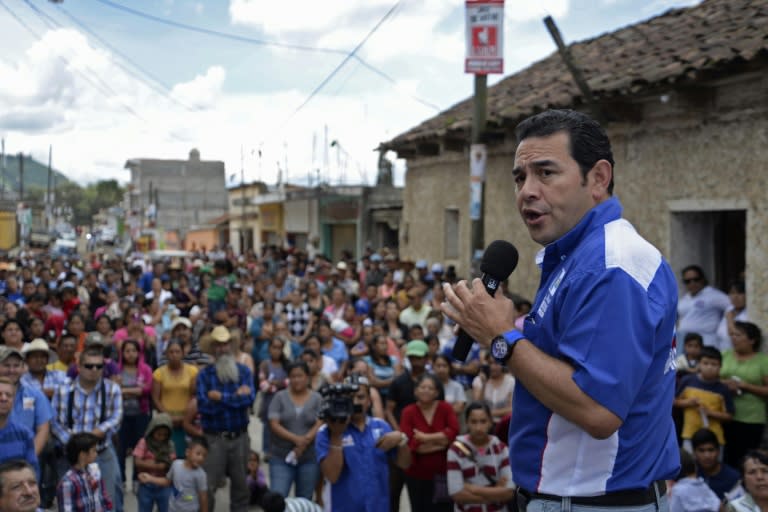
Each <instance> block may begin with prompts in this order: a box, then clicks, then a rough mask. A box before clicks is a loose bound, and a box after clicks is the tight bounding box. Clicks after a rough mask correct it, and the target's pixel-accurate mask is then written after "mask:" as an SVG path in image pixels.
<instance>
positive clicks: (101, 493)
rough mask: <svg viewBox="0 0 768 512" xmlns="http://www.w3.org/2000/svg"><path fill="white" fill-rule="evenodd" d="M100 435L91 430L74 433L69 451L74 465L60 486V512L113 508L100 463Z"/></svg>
mask: <svg viewBox="0 0 768 512" xmlns="http://www.w3.org/2000/svg"><path fill="white" fill-rule="evenodd" d="M98 444H99V438H98V437H96V436H95V435H93V434H91V433H90V432H82V433H79V434H73V435H72V437H70V438H69V441H68V442H67V446H66V447H65V449H64V450H65V453H66V456H67V461H68V462H69V464H70V465H71V466H72V467H71V468H70V469H69V471H67V472H66V473H65V474H64V476H63V477H62V479H61V481H60V482H59V485H58V487H57V489H56V502H57V503H58V509H59V512H103V511H107V510H112V502H111V501H110V500H109V498H108V497H107V493H106V490H105V488H104V481H103V480H102V479H101V471H99V466H98V465H97V464H96V457H98V451H97V446H98Z"/></svg>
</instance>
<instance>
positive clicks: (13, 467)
mask: <svg viewBox="0 0 768 512" xmlns="http://www.w3.org/2000/svg"><path fill="white" fill-rule="evenodd" d="M22 469H28V470H30V471H31V472H32V474H33V475H34V474H35V468H34V467H33V466H32V464H30V463H29V462H27V461H26V460H24V459H11V460H7V461H5V462H3V463H2V464H0V497H1V496H2V495H3V491H4V490H5V478H4V477H5V474H6V473H10V472H12V471H21V470H22ZM35 478H37V477H35Z"/></svg>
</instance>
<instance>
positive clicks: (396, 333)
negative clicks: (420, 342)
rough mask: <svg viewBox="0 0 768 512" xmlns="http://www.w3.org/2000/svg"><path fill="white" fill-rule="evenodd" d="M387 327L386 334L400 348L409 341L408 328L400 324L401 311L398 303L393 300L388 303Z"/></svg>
mask: <svg viewBox="0 0 768 512" xmlns="http://www.w3.org/2000/svg"><path fill="white" fill-rule="evenodd" d="M386 319H387V326H386V332H387V336H389V337H390V338H391V339H392V340H393V341H394V342H395V343H397V345H398V346H402V345H403V344H405V342H406V341H407V340H408V327H407V326H405V325H403V324H402V323H401V322H400V309H398V306H397V303H396V302H395V301H392V300H388V301H387V314H386Z"/></svg>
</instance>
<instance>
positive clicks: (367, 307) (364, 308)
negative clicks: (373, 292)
mask: <svg viewBox="0 0 768 512" xmlns="http://www.w3.org/2000/svg"><path fill="white" fill-rule="evenodd" d="M370 312H371V303H370V302H368V301H367V300H365V299H357V301H355V313H357V314H358V315H367V314H368V313H370Z"/></svg>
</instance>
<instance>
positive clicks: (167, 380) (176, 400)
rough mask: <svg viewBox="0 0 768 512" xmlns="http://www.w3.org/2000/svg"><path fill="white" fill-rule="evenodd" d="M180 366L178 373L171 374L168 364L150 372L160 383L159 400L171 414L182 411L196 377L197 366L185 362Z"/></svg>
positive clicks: (190, 396) (190, 397)
mask: <svg viewBox="0 0 768 512" xmlns="http://www.w3.org/2000/svg"><path fill="white" fill-rule="evenodd" d="M181 366H182V369H181V372H180V373H179V374H178V375H173V374H172V373H171V372H170V370H169V369H168V365H163V366H161V367H160V368H158V369H157V370H155V372H154V373H153V374H152V377H153V379H154V381H155V382H157V383H158V384H160V389H161V391H160V402H161V403H162V405H163V407H164V408H165V409H166V410H167V411H168V413H169V414H172V415H174V414H178V415H181V414H183V413H184V410H185V409H186V408H187V404H188V403H189V401H190V400H191V399H192V386H193V385H194V382H195V379H196V378H197V372H198V369H197V367H195V366H192V365H190V364H186V363H182V365H181Z"/></svg>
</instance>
